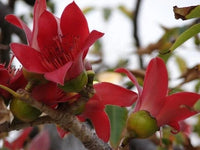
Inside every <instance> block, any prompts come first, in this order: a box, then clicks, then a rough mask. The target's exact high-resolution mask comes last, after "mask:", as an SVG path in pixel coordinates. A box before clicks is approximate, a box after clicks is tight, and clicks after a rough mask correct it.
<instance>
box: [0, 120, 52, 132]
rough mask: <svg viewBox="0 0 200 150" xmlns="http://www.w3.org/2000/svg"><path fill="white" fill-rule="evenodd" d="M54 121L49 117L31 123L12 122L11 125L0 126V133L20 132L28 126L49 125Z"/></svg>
mask: <svg viewBox="0 0 200 150" xmlns="http://www.w3.org/2000/svg"><path fill="white" fill-rule="evenodd" d="M54 122H55V121H54V120H52V118H50V117H49V116H43V117H40V118H38V119H36V120H34V121H32V122H13V123H12V124H10V123H8V122H6V123H4V124H1V125H0V133H3V132H10V131H13V130H20V129H23V128H26V127H30V126H37V125H42V124H50V123H54Z"/></svg>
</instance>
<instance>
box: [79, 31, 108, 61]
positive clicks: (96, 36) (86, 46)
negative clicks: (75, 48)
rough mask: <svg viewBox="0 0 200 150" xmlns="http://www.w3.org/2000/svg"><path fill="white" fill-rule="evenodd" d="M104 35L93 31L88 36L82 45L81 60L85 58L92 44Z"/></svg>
mask: <svg viewBox="0 0 200 150" xmlns="http://www.w3.org/2000/svg"><path fill="white" fill-rule="evenodd" d="M103 35H104V33H101V32H98V31H96V30H93V31H92V32H91V33H90V34H89V36H88V37H87V39H86V41H85V43H84V45H83V51H84V54H83V59H84V58H85V57H86V55H87V53H88V49H89V47H90V46H91V45H92V44H94V42H95V41H96V40H98V39H99V38H100V37H102V36H103Z"/></svg>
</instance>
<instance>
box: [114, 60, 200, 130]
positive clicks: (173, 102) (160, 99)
mask: <svg viewBox="0 0 200 150" xmlns="http://www.w3.org/2000/svg"><path fill="white" fill-rule="evenodd" d="M116 71H117V72H121V73H125V74H126V75H127V76H128V77H129V78H130V80H131V81H132V82H133V83H134V84H135V85H136V87H137V89H138V100H137V102H136V106H135V108H134V111H133V112H138V111H140V110H145V111H147V112H149V113H150V115H151V116H152V117H154V118H155V119H156V121H157V126H158V127H161V126H163V125H170V126H172V127H173V128H175V129H176V130H177V131H178V130H179V129H180V127H179V121H181V120H184V119H186V118H188V117H190V116H192V115H195V114H196V113H197V112H195V111H191V110H190V109H189V108H191V107H193V105H194V104H195V103H196V102H197V101H198V99H200V95H199V94H196V93H192V92H180V93H176V94H172V95H169V96H167V94H168V75H167V69H166V66H165V64H164V62H163V60H162V59H160V58H155V59H152V60H151V61H150V63H149V65H148V67H147V70H146V76H145V80H144V86H143V89H142V88H141V87H140V86H139V84H138V82H137V80H136V78H135V77H134V76H133V75H132V74H131V73H130V72H129V71H128V70H126V69H124V68H120V69H117V70H116Z"/></svg>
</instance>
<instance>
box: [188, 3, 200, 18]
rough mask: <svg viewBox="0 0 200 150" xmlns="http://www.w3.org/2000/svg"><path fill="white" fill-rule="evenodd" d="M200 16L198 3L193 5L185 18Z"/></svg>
mask: <svg viewBox="0 0 200 150" xmlns="http://www.w3.org/2000/svg"><path fill="white" fill-rule="evenodd" d="M197 17H200V5H198V6H196V7H194V8H193V9H192V10H191V11H190V13H189V14H188V15H187V16H186V18H187V19H191V18H197Z"/></svg>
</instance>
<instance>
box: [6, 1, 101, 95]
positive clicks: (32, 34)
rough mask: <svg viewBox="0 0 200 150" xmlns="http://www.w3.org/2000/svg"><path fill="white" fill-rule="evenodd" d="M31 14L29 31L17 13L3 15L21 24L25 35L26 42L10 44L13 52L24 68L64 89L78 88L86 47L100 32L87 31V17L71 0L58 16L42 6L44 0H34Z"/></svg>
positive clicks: (84, 80)
mask: <svg viewBox="0 0 200 150" xmlns="http://www.w3.org/2000/svg"><path fill="white" fill-rule="evenodd" d="M33 17H34V18H33V31H31V30H30V29H29V28H28V27H27V25H26V24H25V23H24V22H23V21H22V20H20V19H19V18H18V17H16V16H14V15H8V16H6V20H7V21H9V22H11V23H13V24H14V25H16V26H18V27H19V28H22V29H23V30H24V31H25V33H26V36H27V41H28V45H24V44H19V43H12V44H11V45H10V46H11V49H12V51H13V53H14V55H15V56H16V57H17V58H18V60H19V61H20V63H21V64H22V65H23V67H24V68H25V69H26V70H27V71H28V72H33V73H37V74H42V75H44V77H45V78H46V79H47V80H49V81H52V82H55V83H58V84H60V85H61V86H62V88H63V89H64V90H65V91H76V92H78V91H80V90H81V89H82V88H83V86H84V85H85V84H86V83H87V75H86V72H85V57H86V55H87V53H88V49H89V47H90V46H91V45H92V44H93V43H94V42H95V41H96V40H97V39H99V38H100V37H102V36H103V33H101V32H98V31H96V30H93V31H92V32H89V29H88V24H87V20H86V18H85V16H84V15H83V13H82V11H81V10H80V8H79V7H78V6H77V5H76V3H75V2H72V3H71V4H69V5H68V6H66V8H65V9H64V11H63V13H62V15H61V17H60V18H58V17H56V16H54V15H53V14H52V13H50V12H49V11H47V10H46V1H45V0H36V1H35V5H34V14H33ZM69 87H73V89H70V88H69Z"/></svg>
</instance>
